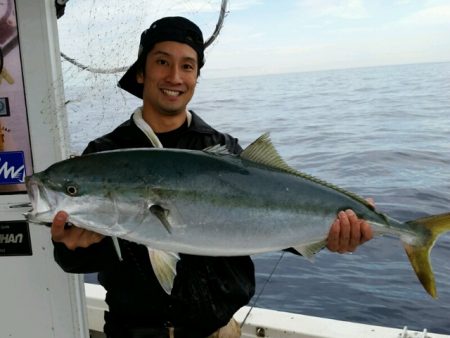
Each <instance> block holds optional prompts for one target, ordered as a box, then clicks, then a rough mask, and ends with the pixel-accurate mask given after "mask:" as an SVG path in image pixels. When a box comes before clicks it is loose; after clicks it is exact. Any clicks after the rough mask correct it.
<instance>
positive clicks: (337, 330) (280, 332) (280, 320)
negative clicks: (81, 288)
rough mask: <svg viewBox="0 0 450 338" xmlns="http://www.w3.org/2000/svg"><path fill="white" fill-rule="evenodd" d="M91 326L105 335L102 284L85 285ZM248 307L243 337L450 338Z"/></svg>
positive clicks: (449, 337)
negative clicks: (103, 331)
mask: <svg viewBox="0 0 450 338" xmlns="http://www.w3.org/2000/svg"><path fill="white" fill-rule="evenodd" d="M85 292H86V303H87V307H88V311H87V313H88V321H89V329H90V330H91V333H92V337H93V338H100V337H103V336H102V335H101V333H100V332H102V330H103V324H104V320H103V313H104V311H105V310H107V308H108V307H107V305H106V303H105V301H104V299H105V293H106V292H105V289H103V287H101V286H100V285H95V284H88V283H86V284H85ZM249 309H250V308H249V307H248V306H244V307H243V308H241V309H240V310H239V311H238V312H237V313H236V314H235V315H234V318H235V319H236V320H237V321H238V322H239V323H241V322H242V321H243V320H244V319H245V325H244V326H243V327H242V338H256V337H270V338H450V335H442V334H436V333H428V332H427V330H426V329H425V330H424V331H422V332H419V331H410V330H408V328H407V327H406V326H405V327H404V328H390V327H383V326H375V325H367V324H359V323H353V322H345V321H340V320H335V319H327V318H321V317H313V316H306V315H300V314H293V313H288V312H281V311H274V310H267V309H261V308H253V309H251V311H250V314H248V312H249Z"/></svg>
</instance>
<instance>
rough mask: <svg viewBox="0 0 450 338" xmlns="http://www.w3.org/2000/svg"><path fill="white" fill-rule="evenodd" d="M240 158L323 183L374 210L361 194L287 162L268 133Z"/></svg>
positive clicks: (254, 142)
mask: <svg viewBox="0 0 450 338" xmlns="http://www.w3.org/2000/svg"><path fill="white" fill-rule="evenodd" d="M240 156H241V158H243V159H246V160H248V161H253V162H256V163H259V164H263V165H266V166H268V167H271V168H274V169H278V170H281V171H284V172H286V173H288V174H292V175H296V176H299V177H302V178H304V179H307V180H310V181H312V182H315V183H317V184H320V185H323V186H325V187H328V188H331V189H334V190H337V191H339V192H341V193H343V194H346V195H347V196H349V197H351V198H353V199H355V200H357V201H358V202H360V203H362V204H364V205H365V206H366V207H367V208H369V209H370V210H375V208H374V206H373V205H372V204H370V203H369V202H367V201H366V200H365V199H364V198H362V197H361V196H358V195H357V194H355V193H352V192H350V191H347V190H345V189H342V188H340V187H338V186H336V185H334V184H331V183H328V182H326V181H324V180H321V179H319V178H317V177H315V176H312V175H309V174H306V173H304V172H301V171H298V170H296V169H294V168H292V167H291V166H289V164H287V163H286V162H285V161H284V159H283V158H282V157H281V156H280V154H279V153H278V151H277V150H276V149H275V147H274V145H273V144H272V141H271V140H270V135H269V133H264V134H262V135H261V136H260V137H258V138H257V139H256V140H255V141H253V143H251V144H250V145H249V146H248V147H247V148H245V149H244V151H243V152H242V153H241V154H240Z"/></svg>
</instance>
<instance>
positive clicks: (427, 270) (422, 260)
mask: <svg viewBox="0 0 450 338" xmlns="http://www.w3.org/2000/svg"><path fill="white" fill-rule="evenodd" d="M406 223H407V224H408V225H410V226H411V227H413V228H420V231H421V232H422V233H423V232H424V230H425V236H424V238H421V239H419V241H417V243H414V244H410V243H407V242H405V241H403V246H404V247H405V251H406V254H407V255H408V258H409V261H410V262H411V265H412V267H413V269H414V271H415V273H416V275H417V278H418V279H419V281H420V283H422V286H423V287H424V288H425V290H426V291H427V292H428V293H429V294H430V295H431V297H433V298H437V293H436V284H435V280H434V274H433V269H432V267H431V263H430V252H431V249H432V248H433V246H434V243H435V242H436V240H437V239H438V238H439V236H440V235H441V234H443V233H445V232H448V231H450V213H446V214H441V215H434V216H429V217H424V218H420V219H416V220H414V221H409V222H406Z"/></svg>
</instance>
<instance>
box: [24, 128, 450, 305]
mask: <svg viewBox="0 0 450 338" xmlns="http://www.w3.org/2000/svg"><path fill="white" fill-rule="evenodd" d="M26 185H27V189H28V194H29V197H30V199H31V203H32V207H33V209H32V210H31V211H30V212H29V213H28V214H27V218H28V220H29V221H30V222H36V223H51V222H52V220H53V217H54V216H55V213H56V212H57V211H58V210H65V211H66V212H67V213H68V214H69V220H70V222H71V223H73V224H74V225H76V226H79V227H82V228H85V229H88V230H92V231H95V232H98V233H101V234H104V235H107V236H112V237H113V238H122V239H126V240H129V241H134V242H137V243H141V244H144V245H146V246H147V247H149V248H152V249H155V250H157V251H154V252H157V253H161V251H159V250H163V251H165V252H176V253H186V254H193V255H207V256H236V255H251V254H256V253H262V252H268V251H276V250H281V249H286V248H295V249H296V250H297V251H298V252H299V253H301V254H302V255H304V256H306V257H312V255H313V254H314V253H316V252H317V251H319V250H321V249H322V248H323V247H324V246H325V245H326V238H327V234H328V231H329V226H330V224H332V222H333V220H334V219H335V218H336V214H337V213H338V212H339V211H340V210H344V209H349V208H350V209H353V210H354V211H355V213H356V214H357V215H358V216H359V217H361V218H364V219H366V220H367V221H368V222H369V223H370V224H371V225H372V226H373V229H374V231H375V232H376V233H377V234H380V235H383V234H388V235H394V236H398V237H399V238H400V240H401V241H402V243H403V245H404V247H405V249H406V253H407V255H408V257H409V260H410V261H411V265H412V266H413V268H414V271H415V272H416V274H417V277H418V278H419V280H420V282H421V283H422V285H423V287H424V288H425V290H426V291H427V292H428V293H429V294H430V295H431V296H432V297H436V287H435V280H434V276H433V272H432V268H431V265H430V260H429V254H430V250H431V248H432V247H433V245H434V243H435V242H436V239H437V238H438V237H439V235H440V234H442V233H444V232H446V231H449V230H450V213H446V214H442V215H435V216H430V217H425V218H421V219H417V220H414V221H409V222H405V223H403V222H399V221H397V220H395V219H393V218H391V217H389V216H387V215H385V214H383V213H381V212H378V211H377V210H376V209H374V207H373V206H371V205H370V204H369V203H367V202H366V201H365V200H364V199H363V198H361V197H359V196H357V195H355V194H353V193H351V192H348V191H345V190H344V189H341V188H339V187H337V186H334V185H332V184H329V183H326V182H324V181H321V180H319V179H317V178H314V177H311V176H309V175H307V174H304V173H301V172H298V171H297V170H295V169H293V168H291V167H289V166H288V165H287V164H286V163H285V162H284V161H283V160H282V159H281V157H280V156H279V155H278V153H277V152H276V150H275V148H274V147H273V145H272V144H271V142H270V140H269V137H268V135H267V134H264V135H263V136H261V137H260V138H258V139H257V140H256V141H255V142H254V143H252V144H251V145H250V146H249V147H248V148H247V149H245V150H244V151H243V152H242V154H240V155H239V156H238V155H232V154H230V153H228V152H227V151H226V149H224V148H223V147H218V146H216V147H212V148H209V149H205V150H204V151H193V150H180V149H128V150H117V151H108V152H102V153H96V154H91V155H86V156H82V157H77V158H72V159H68V160H65V161H62V162H58V163H55V164H53V165H52V166H50V167H49V168H48V169H47V170H45V171H43V172H40V173H37V174H34V175H32V176H30V177H28V178H27V182H26ZM116 244H117V242H116ZM155 257H156V258H155ZM159 257H160V256H159V255H158V254H156V255H153V259H152V265H153V268H154V269H155V273H156V275H157V277H158V278H159V280H160V282H161V285H162V286H163V287H164V288H165V289H166V291H167V292H170V288H171V281H172V280H173V278H174V275H173V273H174V271H175V268H174V265H175V264H176V259H174V260H170V259H169V261H161V260H160V259H159ZM168 270H171V271H172V274H170V273H167V271H168Z"/></svg>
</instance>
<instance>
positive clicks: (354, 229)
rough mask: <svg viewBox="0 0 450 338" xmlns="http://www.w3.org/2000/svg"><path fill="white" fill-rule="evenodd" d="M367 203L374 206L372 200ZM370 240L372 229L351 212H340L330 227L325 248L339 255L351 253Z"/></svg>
mask: <svg viewBox="0 0 450 338" xmlns="http://www.w3.org/2000/svg"><path fill="white" fill-rule="evenodd" d="M367 201H368V202H369V203H370V204H372V205H373V204H374V203H373V200H372V199H367ZM372 238H373V232H372V228H371V227H370V225H369V224H368V223H367V222H366V221H365V220H362V219H359V218H358V217H357V216H356V214H355V213H354V212H353V210H346V211H341V212H339V214H338V217H337V218H336V220H335V221H334V223H333V224H332V225H331V228H330V232H329V233H328V241H327V248H328V250H330V251H333V252H339V253H346V252H353V251H355V249H356V248H357V247H358V246H359V245H361V244H363V243H365V242H367V241H369V240H371V239H372Z"/></svg>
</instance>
